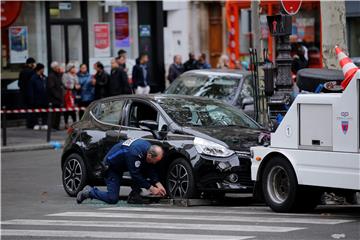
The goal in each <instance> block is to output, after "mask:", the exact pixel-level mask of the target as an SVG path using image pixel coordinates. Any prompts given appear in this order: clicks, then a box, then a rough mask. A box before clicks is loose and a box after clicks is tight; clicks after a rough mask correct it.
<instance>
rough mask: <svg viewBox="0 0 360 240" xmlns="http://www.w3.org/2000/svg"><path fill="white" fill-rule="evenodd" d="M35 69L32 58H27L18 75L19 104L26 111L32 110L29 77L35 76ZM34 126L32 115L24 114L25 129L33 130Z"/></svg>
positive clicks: (34, 62)
mask: <svg viewBox="0 0 360 240" xmlns="http://www.w3.org/2000/svg"><path fill="white" fill-rule="evenodd" d="M35 67H36V61H35V59H34V58H32V57H29V58H28V59H26V63H25V65H24V68H23V69H22V70H21V71H20V73H19V81H18V86H19V88H20V97H21V102H22V105H23V106H24V107H26V108H27V109H31V108H33V106H32V105H31V104H30V103H31V101H30V92H29V91H30V83H31V77H32V76H33V75H34V74H35V71H34V68H35ZM34 125H35V118H34V115H33V113H26V127H27V128H29V129H33V127H34Z"/></svg>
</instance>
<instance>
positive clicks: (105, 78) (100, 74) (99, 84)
mask: <svg viewBox="0 0 360 240" xmlns="http://www.w3.org/2000/svg"><path fill="white" fill-rule="evenodd" d="M94 69H95V71H96V74H95V76H94V78H93V80H92V83H93V85H94V86H95V100H97V99H101V98H104V97H107V96H108V84H109V74H108V73H107V72H105V69H104V65H103V64H102V63H101V62H96V63H95V64H94Z"/></svg>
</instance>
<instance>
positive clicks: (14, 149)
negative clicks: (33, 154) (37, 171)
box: [1, 142, 64, 153]
mask: <svg viewBox="0 0 360 240" xmlns="http://www.w3.org/2000/svg"><path fill="white" fill-rule="evenodd" d="M63 146H64V142H49V143H40V144H29V145H16V146H6V147H3V146H2V147H1V152H2V153H5V152H21V151H36V150H46V149H60V148H63Z"/></svg>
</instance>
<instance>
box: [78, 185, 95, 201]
mask: <svg viewBox="0 0 360 240" xmlns="http://www.w3.org/2000/svg"><path fill="white" fill-rule="evenodd" d="M91 190H92V187H90V186H89V185H87V186H85V187H84V188H83V190H81V191H80V192H78V194H77V196H76V202H77V203H78V204H81V203H82V202H83V201H84V200H85V199H88V198H90V191H91Z"/></svg>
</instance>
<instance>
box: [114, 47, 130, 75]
mask: <svg viewBox="0 0 360 240" xmlns="http://www.w3.org/2000/svg"><path fill="white" fill-rule="evenodd" d="M126 55H127V53H126V51H125V50H124V49H120V50H119V51H118V57H117V58H116V60H117V62H118V64H119V67H121V68H122V69H123V70H124V71H125V72H127V71H128V69H127V68H126V57H127V56H126ZM121 57H123V58H124V61H123V62H120V58H121Z"/></svg>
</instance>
